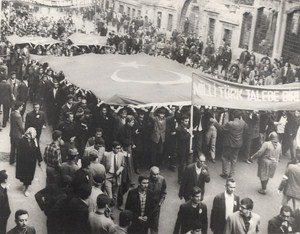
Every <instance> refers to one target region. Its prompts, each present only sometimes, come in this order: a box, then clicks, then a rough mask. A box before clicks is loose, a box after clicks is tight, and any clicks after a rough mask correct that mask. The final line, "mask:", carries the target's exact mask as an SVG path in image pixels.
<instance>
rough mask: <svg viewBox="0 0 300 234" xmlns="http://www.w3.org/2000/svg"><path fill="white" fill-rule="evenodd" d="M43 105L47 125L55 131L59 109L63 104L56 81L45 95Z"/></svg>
mask: <svg viewBox="0 0 300 234" xmlns="http://www.w3.org/2000/svg"><path fill="white" fill-rule="evenodd" d="M45 104H46V112H47V120H48V123H49V124H50V125H52V126H53V129H57V127H58V119H59V113H60V109H61V106H62V105H63V104H64V92H63V90H62V89H61V88H60V87H59V84H58V82H57V81H56V80H54V81H53V87H52V88H51V89H49V90H48V91H47V92H46V94H45Z"/></svg>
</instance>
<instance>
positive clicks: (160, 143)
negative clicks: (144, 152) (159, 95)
mask: <svg viewBox="0 0 300 234" xmlns="http://www.w3.org/2000/svg"><path fill="white" fill-rule="evenodd" d="M167 110H169V109H167V108H166V107H160V108H157V107H154V108H153V109H152V110H151V112H150V118H151V119H152V120H153V123H154V124H153V130H152V133H151V135H150V139H151V166H159V164H160V163H161V160H162V158H161V157H162V153H163V149H164V143H165V140H166V111H167ZM171 116H172V115H171ZM171 116H170V117H171Z"/></svg>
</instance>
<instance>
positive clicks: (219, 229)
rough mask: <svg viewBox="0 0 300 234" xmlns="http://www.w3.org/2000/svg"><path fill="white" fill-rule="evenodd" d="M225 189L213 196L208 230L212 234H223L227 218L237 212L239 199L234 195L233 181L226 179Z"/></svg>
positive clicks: (234, 183) (234, 184)
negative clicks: (209, 229)
mask: <svg viewBox="0 0 300 234" xmlns="http://www.w3.org/2000/svg"><path fill="white" fill-rule="evenodd" d="M225 187H226V190H225V192H224V193H220V194H218V195H217V196H215V198H214V201H213V207H212V210H211V216H210V228H211V230H212V231H213V233H214V234H223V232H224V230H225V224H226V219H227V217H228V216H229V215H231V214H232V213H234V212H236V211H238V210H239V205H240V198H239V196H237V195H235V194H234V190H235V187H236V182H235V180H234V179H233V178H229V179H227V181H226V185H225Z"/></svg>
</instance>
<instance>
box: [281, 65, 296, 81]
mask: <svg viewBox="0 0 300 234" xmlns="http://www.w3.org/2000/svg"><path fill="white" fill-rule="evenodd" d="M280 78H281V80H282V84H287V83H292V82H294V81H295V74H294V71H293V70H292V68H291V65H290V64H289V63H285V65H284V67H282V68H281V70H280Z"/></svg>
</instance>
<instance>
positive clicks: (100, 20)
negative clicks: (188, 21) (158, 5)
mask: <svg viewBox="0 0 300 234" xmlns="http://www.w3.org/2000/svg"><path fill="white" fill-rule="evenodd" d="M83 9H85V8H83ZM80 12H81V14H82V17H83V18H84V19H88V20H92V19H95V22H96V26H95V28H96V29H95V30H94V32H93V33H95V34H98V35H100V36H107V44H106V45H101V46H100V45H90V46H77V45H74V44H73V43H72V42H71V41H70V40H68V39H67V38H68V36H70V35H71V34H73V33H74V32H76V31H81V32H84V33H86V31H85V29H84V25H83V28H80V29H79V28H76V27H75V24H74V22H73V20H72V15H73V14H76V12H68V11H67V12H66V16H65V17H64V18H60V19H59V20H54V19H53V18H51V17H48V16H46V17H42V18H36V17H34V15H33V14H31V13H30V11H28V10H26V8H24V7H21V6H19V7H18V8H17V7H16V8H10V14H8V13H7V14H5V15H6V18H5V20H3V23H2V30H1V32H2V39H3V41H5V35H11V34H16V35H20V36H24V35H31V36H42V37H52V38H54V39H58V40H60V43H57V44H53V45H48V46H43V45H35V46H34V47H33V48H32V47H28V46H27V50H28V51H30V53H33V54H38V55H54V56H76V55H81V54H84V53H98V54H123V55H125V54H135V53H140V52H144V53H146V54H149V55H151V56H163V57H165V58H168V59H172V60H175V61H177V62H179V63H181V64H185V65H186V66H190V67H192V68H194V69H200V70H201V71H204V72H206V73H210V74H212V76H213V77H215V78H218V79H224V80H228V81H232V82H239V83H242V84H249V85H259V86H260V85H276V84H286V83H293V82H299V75H300V69H299V67H295V68H292V66H291V65H290V64H289V63H288V61H286V60H285V59H284V58H283V57H281V58H279V59H274V61H272V59H271V57H270V56H269V55H265V56H264V57H262V58H261V59H260V60H259V61H258V60H257V58H256V55H255V53H254V51H251V52H249V51H248V46H247V45H245V46H244V51H243V52H242V53H241V54H240V56H239V58H238V59H236V60H234V61H233V60H232V51H231V48H230V43H229V42H227V41H225V40H223V41H222V44H221V45H220V46H219V47H218V48H216V47H215V45H214V42H213V40H212V39H211V38H210V37H208V38H207V40H206V44H204V42H203V39H202V37H201V36H199V37H196V34H195V33H190V34H188V33H180V32H178V31H177V30H176V29H174V30H173V32H172V34H168V33H167V32H166V30H164V29H161V28H160V27H157V26H155V25H154V24H153V23H152V22H151V21H149V20H147V21H145V19H144V17H142V16H140V17H133V18H131V17H130V16H129V15H126V14H125V13H123V14H120V13H116V12H114V11H113V10H112V8H109V9H106V10H103V9H101V8H97V12H96V13H97V14H96V16H95V12H94V9H92V10H91V9H89V8H88V9H86V10H85V11H83V10H81V11H80ZM77 14H78V12H77ZM94 17H96V18H94ZM108 25H112V26H111V28H116V31H114V30H109V29H108ZM1 47H2V49H1V55H2V56H8V55H10V54H11V53H12V51H15V50H17V49H16V48H17V47H19V46H17V47H15V48H14V47H13V46H12V45H11V44H10V43H9V42H8V41H6V43H4V42H2V46H1Z"/></svg>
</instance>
